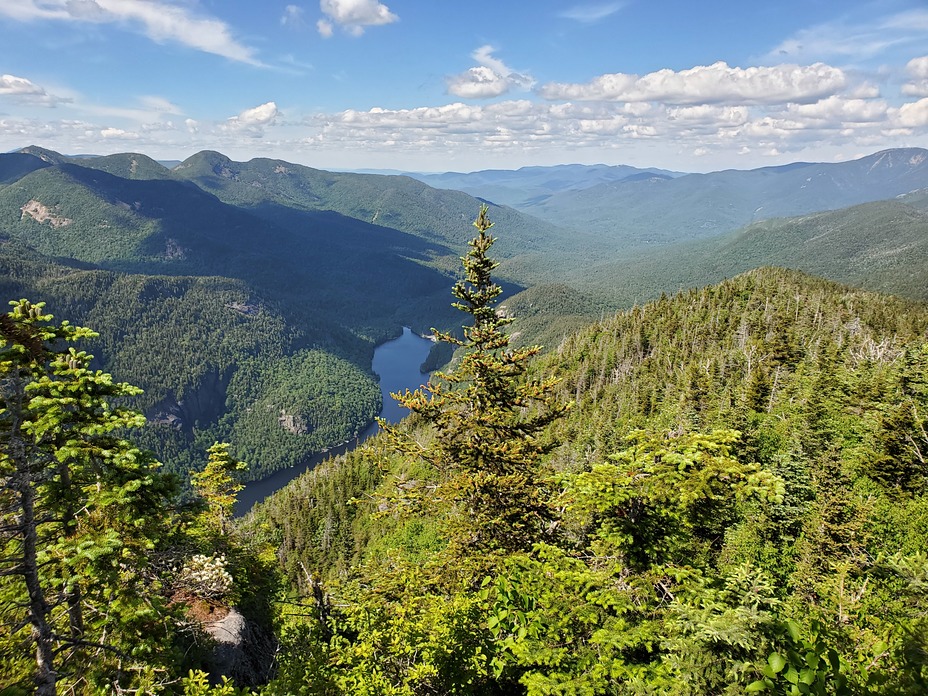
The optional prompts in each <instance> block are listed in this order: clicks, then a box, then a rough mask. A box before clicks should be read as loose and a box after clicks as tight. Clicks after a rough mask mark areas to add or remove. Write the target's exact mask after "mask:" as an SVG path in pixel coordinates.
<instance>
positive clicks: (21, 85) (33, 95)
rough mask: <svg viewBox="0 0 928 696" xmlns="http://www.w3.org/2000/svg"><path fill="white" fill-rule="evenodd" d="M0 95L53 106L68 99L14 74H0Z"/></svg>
mask: <svg viewBox="0 0 928 696" xmlns="http://www.w3.org/2000/svg"><path fill="white" fill-rule="evenodd" d="M0 97H9V98H11V99H15V100H16V101H19V102H24V103H29V104H40V105H42V106H55V105H56V104H59V103H61V102H65V101H70V99H66V98H64V97H57V96H54V95H52V94H49V93H48V92H47V91H46V90H45V88H44V87H40V86H39V85H37V84H35V83H34V82H32V81H31V80H28V79H26V78H25V77H17V76H16V75H0Z"/></svg>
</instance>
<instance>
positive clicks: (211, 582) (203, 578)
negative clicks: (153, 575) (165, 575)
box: [177, 554, 232, 599]
mask: <svg viewBox="0 0 928 696" xmlns="http://www.w3.org/2000/svg"><path fill="white" fill-rule="evenodd" d="M177 581H178V584H179V585H181V586H183V587H185V588H186V589H188V590H190V591H191V592H192V593H193V594H195V595H197V596H198V597H202V598H204V599H222V598H223V597H225V596H226V595H227V594H229V592H230V591H231V590H232V575H231V574H230V573H229V571H228V570H226V557H225V555H222V554H212V555H210V556H206V555H204V554H197V555H195V556H192V557H191V558H190V560H189V561H187V562H186V563H184V565H183V567H182V568H181V569H180V572H179V573H178V577H177Z"/></svg>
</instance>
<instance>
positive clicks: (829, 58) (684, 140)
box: [0, 0, 928, 171]
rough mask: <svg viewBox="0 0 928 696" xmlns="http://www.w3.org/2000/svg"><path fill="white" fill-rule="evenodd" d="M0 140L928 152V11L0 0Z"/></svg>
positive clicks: (638, 159) (492, 161) (743, 160)
mask: <svg viewBox="0 0 928 696" xmlns="http://www.w3.org/2000/svg"><path fill="white" fill-rule="evenodd" d="M0 46H2V48H0V151H6V150H12V149H16V148H19V147H22V146H25V145H29V144H37V145H41V146H44V147H48V148H50V149H53V150H57V151H59V152H64V153H68V154H77V153H96V154H108V153H113V152H128V151H132V152H143V153H146V154H149V155H151V156H153V157H156V158H159V159H184V158H186V157H188V156H189V155H191V154H193V153H195V152H197V151H199V150H203V149H213V150H219V151H221V152H223V153H225V154H227V155H229V156H230V157H232V158H233V159H238V160H247V159H250V158H252V157H276V158H281V159H285V160H288V161H291V162H298V163H301V164H307V165H310V166H315V167H319V168H329V169H338V168H342V169H351V168H355V169H357V168H393V169H405V170H418V171H447V170H457V171H471V170H476V169H487V168H517V167H520V166H525V165H537V164H558V163H568V162H581V163H597V162H604V163H607V164H632V165H635V166H657V167H664V168H668V169H676V170H681V171H710V170H715V169H722V168H738V169H747V168H752V167H759V166H767V165H773V164H783V163H787V162H792V161H797V160H806V161H835V160H843V159H851V158H854V157H858V156H861V155H865V154H869V153H871V152H875V151H877V150H880V149H884V148H887V147H907V146H918V147H928V3H926V2H925V0H875V1H873V2H853V1H851V2H848V1H847V0H843V1H833V0H801V1H794V0H778V1H777V2H741V3H732V2H730V1H728V0H726V1H722V0H702V1H701V2H693V1H692V0H603V1H596V0H594V1H592V2H569V1H568V2H556V1H554V0H493V1H492V2H490V1H484V0H470V1H469V2H466V3H464V2H455V1H454V0H431V1H429V0H386V1H385V2H378V0H307V1H305V2H292V3H289V2H280V3H275V2H269V1H268V0H262V1H259V0H0Z"/></svg>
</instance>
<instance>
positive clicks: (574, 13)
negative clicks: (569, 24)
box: [558, 2, 627, 24]
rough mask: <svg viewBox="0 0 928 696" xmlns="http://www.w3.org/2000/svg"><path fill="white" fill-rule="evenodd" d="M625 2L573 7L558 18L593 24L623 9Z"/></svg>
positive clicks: (561, 13)
mask: <svg viewBox="0 0 928 696" xmlns="http://www.w3.org/2000/svg"><path fill="white" fill-rule="evenodd" d="M626 4H627V3H625V2H606V3H598V4H589V5H574V6H573V7H569V8H567V9H566V10H564V11H563V12H560V13H559V14H558V17H563V18H564V19H572V20H574V21H575V22H582V23H584V24H594V23H596V22H599V21H601V20H603V19H605V18H606V17H609V16H611V15H614V14H615V13H616V12H618V11H619V10H621V9H622V8H623V7H625V5H626Z"/></svg>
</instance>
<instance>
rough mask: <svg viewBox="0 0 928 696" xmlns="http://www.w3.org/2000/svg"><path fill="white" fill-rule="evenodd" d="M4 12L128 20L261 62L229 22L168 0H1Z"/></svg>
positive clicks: (154, 35)
mask: <svg viewBox="0 0 928 696" xmlns="http://www.w3.org/2000/svg"><path fill="white" fill-rule="evenodd" d="M0 15H5V16H7V17H9V18H11V19H15V20H19V21H35V20H58V21H71V22H89V23H95V24H104V23H112V24H122V23H128V24H130V25H134V26H137V27H139V28H140V30H141V31H142V33H144V34H145V35H146V36H147V37H148V38H150V39H151V40H152V41H155V42H157V43H162V42H165V41H176V42H178V43H180V44H183V45H185V46H188V47H190V48H193V49H196V50H199V51H203V52H205V53H212V54H215V55H219V56H222V57H224V58H228V59H230V60H234V61H239V62H242V63H250V64H252V65H260V64H261V63H260V61H258V60H257V59H256V58H255V52H254V49H252V48H250V47H248V46H245V45H244V44H241V43H239V42H238V41H237V40H236V39H235V38H234V37H233V36H232V31H231V29H230V28H229V26H228V25H227V24H226V23H225V22H223V21H221V20H219V19H215V18H213V17H203V16H198V15H196V14H194V13H193V12H192V11H191V10H190V9H188V8H187V7H185V6H182V5H176V4H173V3H171V2H166V1H165V0H146V1H145V2H139V0H0Z"/></svg>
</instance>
